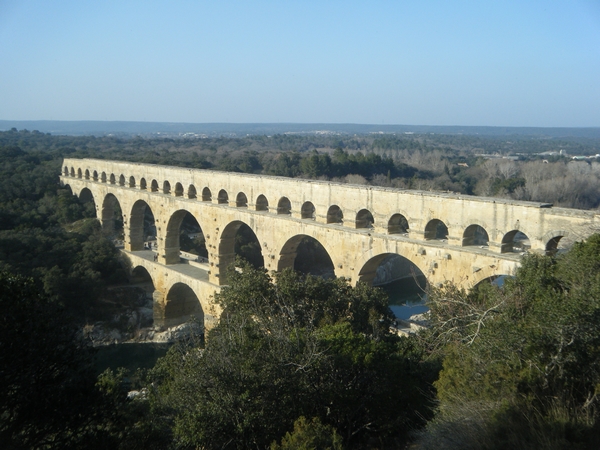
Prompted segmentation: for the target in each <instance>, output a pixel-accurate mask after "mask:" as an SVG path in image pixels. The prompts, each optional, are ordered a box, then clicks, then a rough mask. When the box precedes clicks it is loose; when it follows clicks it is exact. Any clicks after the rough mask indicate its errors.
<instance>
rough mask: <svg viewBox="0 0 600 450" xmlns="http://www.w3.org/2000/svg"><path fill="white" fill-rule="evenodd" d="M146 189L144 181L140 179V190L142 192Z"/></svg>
mask: <svg viewBox="0 0 600 450" xmlns="http://www.w3.org/2000/svg"><path fill="white" fill-rule="evenodd" d="M147 188H148V186H146V179H145V178H140V189H141V190H142V191H145V190H146V189H147Z"/></svg>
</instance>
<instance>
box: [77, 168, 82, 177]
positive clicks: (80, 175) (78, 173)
mask: <svg viewBox="0 0 600 450" xmlns="http://www.w3.org/2000/svg"><path fill="white" fill-rule="evenodd" d="M82 177H83V175H82V174H81V169H77V178H82Z"/></svg>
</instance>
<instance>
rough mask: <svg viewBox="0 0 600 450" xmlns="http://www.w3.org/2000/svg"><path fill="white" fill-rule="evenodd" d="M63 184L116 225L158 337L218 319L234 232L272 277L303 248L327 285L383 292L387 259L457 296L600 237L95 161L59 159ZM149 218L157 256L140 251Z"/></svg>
mask: <svg viewBox="0 0 600 450" xmlns="http://www.w3.org/2000/svg"><path fill="white" fill-rule="evenodd" d="M61 182H62V184H64V185H68V186H70V188H71V190H72V192H73V193H74V194H75V195H78V196H79V197H80V198H82V199H93V201H94V204H95V208H96V213H97V217H98V219H99V220H100V222H101V223H102V227H103V229H104V230H106V231H107V232H110V231H111V230H112V229H113V228H114V226H115V222H120V221H122V224H123V225H122V226H123V245H124V250H123V252H124V253H125V254H126V255H127V256H128V258H129V259H130V261H131V266H132V270H133V273H134V274H135V273H140V272H143V273H144V274H145V276H148V275H149V277H150V278H151V280H152V283H153V286H154V319H155V323H158V324H163V325H172V324H176V323H179V322H181V321H183V320H184V319H185V318H187V317H188V316H189V315H191V314H194V315H196V316H197V317H200V318H202V319H203V320H204V323H205V326H206V327H211V326H212V325H213V324H214V322H215V320H217V319H218V317H219V315H220V310H219V309H218V306H217V305H215V304H213V303H212V302H211V297H212V295H213V294H214V293H215V292H216V291H218V290H219V289H220V287H221V286H223V285H225V284H227V279H226V269H227V268H228V266H230V265H231V264H232V263H233V261H234V259H235V254H236V248H237V247H236V236H237V235H238V233H239V232H240V229H241V228H242V227H248V228H249V229H250V230H251V231H252V233H253V235H254V237H255V241H256V248H260V251H259V253H260V255H261V256H262V262H263V264H264V267H265V268H266V269H268V270H270V271H280V270H282V269H284V268H286V267H295V268H297V267H298V266H299V265H301V261H299V259H300V258H301V257H302V255H306V254H309V253H310V252H306V251H305V252H301V251H300V249H299V248H300V247H301V246H302V245H303V242H307V241H310V242H312V243H313V244H315V243H316V245H318V246H319V248H320V249H321V250H322V251H321V253H317V254H318V255H320V256H318V257H317V261H316V262H314V263H315V264H320V263H322V261H318V259H319V258H320V259H325V260H327V261H326V265H328V266H329V268H330V269H329V270H330V273H331V274H332V275H333V274H334V275H335V276H337V277H344V278H347V279H348V280H350V282H351V283H353V284H356V283H357V282H359V281H363V282H367V283H374V284H378V283H381V282H382V281H386V280H385V277H386V276H387V277H388V281H389V276H390V275H389V273H388V274H387V275H386V270H387V271H388V272H389V270H388V269H389V268H390V267H392V266H390V265H389V260H390V258H391V257H394V258H399V261H400V262H399V263H398V264H396V265H395V266H394V267H395V269H394V270H395V275H394V274H392V277H396V278H398V277H407V278H409V277H413V278H414V277H415V276H417V275H420V276H423V277H424V278H426V279H427V281H428V282H429V283H434V284H437V283H441V282H444V281H446V280H450V281H453V282H455V283H457V284H459V285H462V286H464V287H466V288H469V287H471V286H473V285H475V284H477V283H478V282H480V281H482V280H484V279H488V278H493V277H496V276H500V275H506V274H511V273H512V272H513V271H514V270H515V268H516V266H517V265H518V263H519V260H520V257H521V254H523V252H525V251H533V252H540V253H544V252H555V251H557V250H558V249H559V248H560V247H564V246H567V245H568V244H569V243H572V242H574V241H576V240H582V239H584V238H586V237H587V236H589V235H590V234H592V233H594V232H596V231H597V230H598V229H599V228H600V227H599V226H600V216H599V215H598V214H596V213H594V212H591V211H580V210H573V209H565V208H554V207H552V205H550V204H545V203H533V202H517V201H510V200H504V199H495V198H483V197H473V196H466V195H459V194H451V193H433V192H425V191H415V190H398V189H390V188H381V187H373V186H358V185H348V184H339V183H330V182H324V181H314V180H304V179H290V178H282V177H272V176H263V175H249V174H239V173H228V172H217V171H210V170H197V169H185V168H177V167H169V166H160V165H151V164H138V163H126V162H116V161H105V160H96V159H65V160H64V162H63V166H62V174H61ZM149 212H151V215H150V216H151V217H153V219H154V225H155V231H154V230H153V231H154V232H155V235H156V244H155V245H156V247H154V250H155V251H153V250H150V249H148V244H147V240H148V236H147V235H146V234H147V231H145V222H147V218H148V217H149V216H148V213H149ZM188 215H191V216H192V217H193V218H194V219H195V221H196V222H197V224H198V225H199V228H200V229H201V232H202V234H203V236H204V240H205V247H206V255H205V257H204V258H201V259H200V260H198V261H187V260H185V259H182V254H181V251H180V250H181V248H180V230H181V227H182V222H183V221H184V218H185V217H186V216H188ZM319 244H320V245H319ZM313 247H314V246H313ZM313 250H314V248H313ZM313 254H314V251H313ZM310 264H312V263H310ZM310 264H309V265H310ZM394 270H392V272H394ZM398 271H400V273H399V272H398ZM382 277H383V278H382Z"/></svg>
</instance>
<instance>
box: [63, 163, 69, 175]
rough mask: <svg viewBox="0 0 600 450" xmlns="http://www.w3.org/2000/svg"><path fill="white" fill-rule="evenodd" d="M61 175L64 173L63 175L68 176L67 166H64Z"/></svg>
mask: <svg viewBox="0 0 600 450" xmlns="http://www.w3.org/2000/svg"><path fill="white" fill-rule="evenodd" d="M63 175H64V176H65V177H67V176H69V168H68V167H67V166H65V167H64V168H63Z"/></svg>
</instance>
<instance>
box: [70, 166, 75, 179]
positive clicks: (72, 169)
mask: <svg viewBox="0 0 600 450" xmlns="http://www.w3.org/2000/svg"><path fill="white" fill-rule="evenodd" d="M71 176H72V177H75V167H71Z"/></svg>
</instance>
